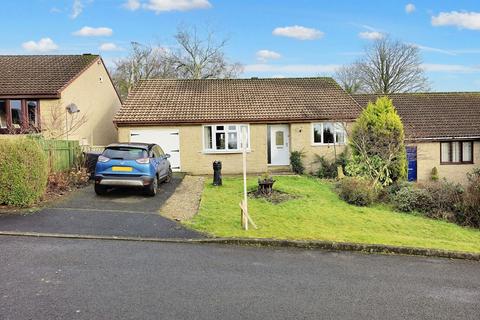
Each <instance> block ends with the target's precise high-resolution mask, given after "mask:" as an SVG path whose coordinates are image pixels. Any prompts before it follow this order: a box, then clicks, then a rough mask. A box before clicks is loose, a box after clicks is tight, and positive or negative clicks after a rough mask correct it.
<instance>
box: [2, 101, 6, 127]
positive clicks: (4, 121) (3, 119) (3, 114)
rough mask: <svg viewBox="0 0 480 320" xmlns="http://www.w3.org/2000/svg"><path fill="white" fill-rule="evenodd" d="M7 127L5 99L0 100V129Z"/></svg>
mask: <svg viewBox="0 0 480 320" xmlns="http://www.w3.org/2000/svg"><path fill="white" fill-rule="evenodd" d="M6 128H7V103H6V101H5V100H0V129H6Z"/></svg>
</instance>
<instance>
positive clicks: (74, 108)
mask: <svg viewBox="0 0 480 320" xmlns="http://www.w3.org/2000/svg"><path fill="white" fill-rule="evenodd" d="M65 109H67V111H68V113H70V114H71V113H77V112H80V109H78V107H77V105H76V104H74V103H71V104H69V105H68V106H67V107H66V108H65Z"/></svg>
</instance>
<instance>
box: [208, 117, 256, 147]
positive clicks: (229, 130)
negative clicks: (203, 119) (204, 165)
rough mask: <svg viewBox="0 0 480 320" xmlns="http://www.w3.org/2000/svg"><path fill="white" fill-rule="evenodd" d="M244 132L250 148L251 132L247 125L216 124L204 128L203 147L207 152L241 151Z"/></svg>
mask: <svg viewBox="0 0 480 320" xmlns="http://www.w3.org/2000/svg"><path fill="white" fill-rule="evenodd" d="M242 130H246V133H247V145H246V148H247V149H248V147H249V140H250V132H249V127H248V125H246V124H215V125H204V126H203V145H204V149H205V151H209V152H222V151H225V152H228V151H232V152H234V151H241V150H242V149H243V145H242Z"/></svg>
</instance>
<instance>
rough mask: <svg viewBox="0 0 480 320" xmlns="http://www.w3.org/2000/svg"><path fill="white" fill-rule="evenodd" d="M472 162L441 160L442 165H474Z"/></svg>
mask: <svg viewBox="0 0 480 320" xmlns="http://www.w3.org/2000/svg"><path fill="white" fill-rule="evenodd" d="M473 164H474V163H473V161H472V162H440V165H441V166H461V165H473Z"/></svg>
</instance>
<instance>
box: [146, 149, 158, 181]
mask: <svg viewBox="0 0 480 320" xmlns="http://www.w3.org/2000/svg"><path fill="white" fill-rule="evenodd" d="M148 157H149V158H150V163H151V164H152V166H153V168H154V169H155V172H156V173H157V175H158V176H159V177H160V176H161V172H160V157H159V155H158V153H157V152H156V151H155V147H152V148H151V149H150V151H148Z"/></svg>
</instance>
